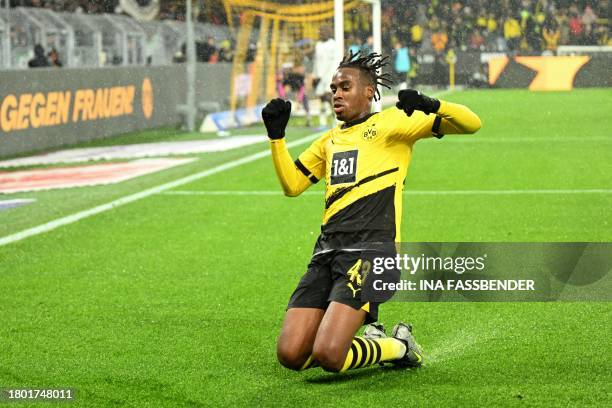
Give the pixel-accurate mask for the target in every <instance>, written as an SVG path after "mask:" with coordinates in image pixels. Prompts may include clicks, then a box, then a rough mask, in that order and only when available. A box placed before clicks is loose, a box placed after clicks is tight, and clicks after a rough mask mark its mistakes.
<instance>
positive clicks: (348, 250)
mask: <svg viewBox="0 0 612 408" xmlns="http://www.w3.org/2000/svg"><path fill="white" fill-rule="evenodd" d="M330 241H331V242H333V243H334V244H337V243H338V240H337V237H333V238H330V237H329V236H326V235H325V234H321V236H319V239H318V240H317V243H316V245H315V250H314V253H313V256H312V259H311V261H310V263H309V264H308V270H307V271H306V273H305V274H304V276H302V278H301V279H300V282H299V283H298V285H297V288H296V289H295V291H294V292H293V294H292V295H291V298H290V299H289V305H288V306H287V308H288V309H290V308H295V307H307V308H316V309H323V310H326V309H327V307H328V306H329V304H330V302H338V303H342V304H344V305H347V306H350V307H352V308H353V309H355V310H359V309H363V310H365V311H366V320H365V324H368V323H372V322H375V321H377V320H378V306H379V304H380V303H382V302H383V301H384V300H385V299H386V298H389V297H391V296H392V294H390V295H388V296H387V297H380V296H379V297H374V298H371V297H369V296H367V293H368V290H367V288H368V287H370V286H368V284H367V283H366V282H369V280H368V279H367V278H368V276H372V277H374V276H373V275H372V274H370V273H369V272H370V271H371V262H372V257H374V256H380V255H381V252H380V250H378V249H373V248H372V245H371V244H372V243H362V244H351V245H331V246H330V245H329V243H330ZM340 241H346V239H342V240H340ZM353 242H355V241H353ZM343 243H345V242H343ZM377 278H378V277H377ZM396 278H397V279H399V274H398V276H397V277H396V276H393V277H389V276H387V279H396Z"/></svg>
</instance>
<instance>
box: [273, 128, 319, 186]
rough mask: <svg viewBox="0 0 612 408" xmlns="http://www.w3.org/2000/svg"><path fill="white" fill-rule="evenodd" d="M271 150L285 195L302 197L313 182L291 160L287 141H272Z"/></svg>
mask: <svg viewBox="0 0 612 408" xmlns="http://www.w3.org/2000/svg"><path fill="white" fill-rule="evenodd" d="M270 149H271V150H272V161H273V162H274V169H275V170H276V175H277V176H278V180H279V181H280V184H281V187H282V188H283V191H284V193H285V195H286V196H289V197H295V196H298V195H300V194H301V193H302V192H303V191H304V190H306V189H307V188H308V187H309V186H310V184H311V182H310V180H308V178H306V176H304V174H302V172H301V171H300V170H299V169H298V168H297V166H296V165H295V163H294V162H293V160H292V159H291V155H289V151H288V150H287V144H286V143H285V139H284V138H283V139H277V140H270Z"/></svg>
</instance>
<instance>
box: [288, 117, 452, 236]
mask: <svg viewBox="0 0 612 408" xmlns="http://www.w3.org/2000/svg"><path fill="white" fill-rule="evenodd" d="M440 120H441V119H440V117H439V116H437V115H434V114H430V115H427V114H425V113H423V112H420V111H415V112H414V113H413V114H412V115H411V116H410V117H409V116H407V115H406V114H405V113H404V112H403V111H402V110H399V109H397V108H395V107H392V108H388V109H385V110H383V111H382V112H379V113H374V114H370V115H368V116H366V117H364V118H362V119H359V120H357V121H354V122H347V123H345V124H343V125H342V126H336V127H335V128H333V129H331V130H329V131H327V132H326V133H325V134H324V135H323V136H321V137H320V138H318V139H317V140H315V141H314V142H313V143H312V145H311V146H310V147H309V148H308V149H306V150H305V151H304V152H303V153H302V154H300V156H299V158H298V159H297V160H296V161H295V165H296V166H297V168H298V169H299V170H300V171H301V172H302V173H303V174H304V176H306V177H308V178H309V180H310V181H311V182H313V183H316V182H317V181H319V180H320V179H322V178H325V185H326V189H325V210H324V212H323V224H322V227H321V230H322V232H323V233H334V232H357V231H380V232H381V233H382V236H383V237H388V238H389V239H391V240H395V241H398V242H399V241H400V226H401V220H402V194H403V191H404V180H405V178H406V175H407V172H408V167H409V165H410V160H411V158H412V148H413V146H414V143H415V142H416V141H418V140H419V139H422V138H424V137H430V136H432V135H433V136H437V137H442V135H440V134H439V126H440ZM379 236H381V235H379Z"/></svg>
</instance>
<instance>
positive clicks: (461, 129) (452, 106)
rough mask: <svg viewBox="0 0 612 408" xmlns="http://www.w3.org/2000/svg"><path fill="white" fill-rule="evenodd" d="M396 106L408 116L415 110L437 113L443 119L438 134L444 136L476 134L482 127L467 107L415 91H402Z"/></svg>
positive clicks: (478, 119)
mask: <svg viewBox="0 0 612 408" xmlns="http://www.w3.org/2000/svg"><path fill="white" fill-rule="evenodd" d="M396 106H397V107H398V108H399V109H402V110H403V111H404V112H406V114H407V115H408V116H410V115H412V114H413V113H414V111H415V110H418V111H422V112H424V113H426V114H430V113H435V114H436V115H437V116H439V117H440V118H441V121H440V124H439V127H438V133H440V134H443V135H448V134H466V133H475V132H477V131H478V129H480V127H481V126H482V123H481V122H480V118H479V117H478V115H476V114H475V113H474V112H472V111H471V110H470V108H468V107H467V106H464V105H460V104H458V103H452V102H447V101H440V100H438V99H435V98H430V97H429V96H427V95H423V94H422V93H420V92H418V91H416V90H414V89H406V90H402V91H400V92H399V94H398V102H397V103H396Z"/></svg>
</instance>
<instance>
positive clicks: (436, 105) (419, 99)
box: [395, 89, 440, 116]
mask: <svg viewBox="0 0 612 408" xmlns="http://www.w3.org/2000/svg"><path fill="white" fill-rule="evenodd" d="M397 98H398V99H399V101H398V102H397V103H396V104H395V106H397V108H398V109H401V110H403V111H404V112H406V115H408V116H410V115H412V113H413V112H414V111H415V110H419V111H423V112H425V113H426V114H430V113H436V112H437V111H438V109H440V101H439V100H437V99H435V98H430V97H429V96H427V95H423V94H422V93H420V92H419V91H415V90H414V89H404V90H402V91H399V94H397Z"/></svg>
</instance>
